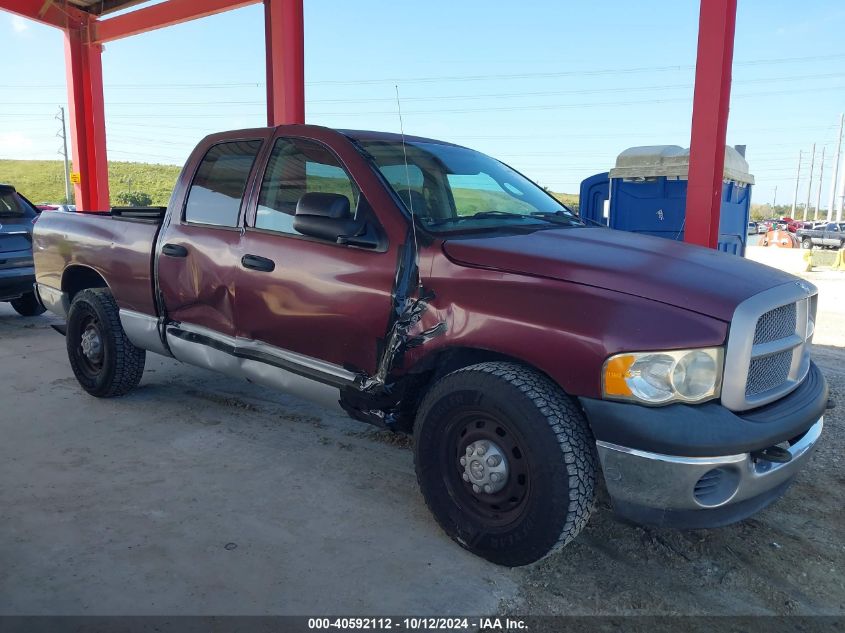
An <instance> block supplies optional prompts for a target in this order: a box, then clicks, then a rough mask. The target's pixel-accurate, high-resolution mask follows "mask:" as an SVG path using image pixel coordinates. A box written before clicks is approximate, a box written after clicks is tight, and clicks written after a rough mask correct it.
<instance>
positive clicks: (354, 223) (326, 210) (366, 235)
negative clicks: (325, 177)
mask: <svg viewBox="0 0 845 633" xmlns="http://www.w3.org/2000/svg"><path fill="white" fill-rule="evenodd" d="M293 228H294V230H296V231H298V232H299V233H302V234H303V235H307V236H309V237H316V238H319V239H321V240H327V241H329V242H335V243H337V244H342V245H344V246H357V247H358V248H368V249H378V248H379V247H380V246H382V241H381V239H380V237H379V234H378V231H376V229H375V228H374V227H373V226H372V225H371V223H369V222H366V221H365V220H356V219H355V218H353V217H352V212H351V211H350V210H349V198H347V197H346V196H342V195H340V194H337V193H318V192H313V193H306V194H305V195H304V196H302V197H301V198H300V199H299V202H297V203H296V215H294V217H293Z"/></svg>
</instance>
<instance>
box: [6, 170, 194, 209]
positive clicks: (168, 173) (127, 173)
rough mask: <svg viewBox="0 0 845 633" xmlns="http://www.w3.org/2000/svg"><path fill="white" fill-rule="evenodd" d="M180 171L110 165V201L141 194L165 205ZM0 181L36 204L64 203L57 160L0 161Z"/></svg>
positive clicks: (62, 186) (62, 174)
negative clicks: (136, 193) (128, 195)
mask: <svg viewBox="0 0 845 633" xmlns="http://www.w3.org/2000/svg"><path fill="white" fill-rule="evenodd" d="M181 169H182V168H181V167H180V166H177V165H152V164H148V163H127V162H110V163H109V191H110V193H111V197H112V200H115V199H116V197H117V196H118V194H120V193H125V192H143V193H146V194H147V195H149V196H150V198H152V204H155V205H164V204H167V201H168V200H169V199H170V192H171V191H173V186H174V185H175V184H176V179H177V178H178V177H179V172H180V170H181ZM0 182H2V183H8V184H10V185H14V187H15V188H16V189H17V190H18V191H20V192H21V193H22V194H23V195H25V196H26V197H27V198H29V199H30V200H32V201H33V202H34V203H36V204H38V203H40V202H62V201H64V197H65V181H64V168H63V163H62V161H59V160H1V159H0Z"/></svg>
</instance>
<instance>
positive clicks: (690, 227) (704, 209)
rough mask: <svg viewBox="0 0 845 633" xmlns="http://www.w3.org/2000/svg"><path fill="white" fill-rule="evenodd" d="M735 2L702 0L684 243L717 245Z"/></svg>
mask: <svg viewBox="0 0 845 633" xmlns="http://www.w3.org/2000/svg"><path fill="white" fill-rule="evenodd" d="M736 3H737V0H701V12H700V17H699V25H698V58H697V60H696V64H695V96H694V98H693V106H692V137H691V140H690V165H689V183H688V188H687V209H686V226H685V231H684V241H685V242H689V243H691V244H699V245H701V246H709V247H710V248H716V245H717V242H718V241H719V212H720V209H721V206H722V179H723V173H724V169H725V138H726V136H727V131H728V110H729V108H730V99H731V67H732V64H733V51H734V31H735V27H736Z"/></svg>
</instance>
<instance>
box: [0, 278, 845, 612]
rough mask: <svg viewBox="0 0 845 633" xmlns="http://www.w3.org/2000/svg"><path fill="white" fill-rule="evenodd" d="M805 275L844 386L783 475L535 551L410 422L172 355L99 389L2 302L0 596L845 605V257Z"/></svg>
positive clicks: (92, 600)
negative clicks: (371, 421) (470, 548)
mask: <svg viewBox="0 0 845 633" xmlns="http://www.w3.org/2000/svg"><path fill="white" fill-rule="evenodd" d="M806 277H807V278H808V279H810V280H811V281H813V282H814V283H816V284H817V285H818V286H819V288H820V290H821V298H820V312H819V319H818V327H817V330H816V336H815V343H816V345H815V352H814V354H815V359H816V361H817V362H818V364H819V365H820V366H821V367H822V369H823V371H824V373H825V374H826V376H827V378H828V380H829V381H830V384H831V387H832V390H833V395H834V398H836V399H837V400H838V401H839V403H840V406H839V408H837V409H833V410H831V411H830V412H829V415H828V416H826V429H825V433H824V435H823V438H822V441H821V445H820V447H819V449H818V451H817V452H816V453H815V455H814V457H813V458H812V461H811V464H810V466H809V468H808V469H807V470H806V471H804V472H803V473H802V474H801V475H800V476H799V478H798V480H797V482H796V483H795V485H794V486H793V487H792V488H791V489H790V490H789V491H788V492H787V494H786V496H785V497H784V498H783V499H781V500H780V501H778V502H777V503H775V504H774V505H773V506H771V507H770V508H768V509H766V510H765V511H763V512H761V513H760V514H758V515H756V516H755V517H754V518H752V519H750V520H747V521H745V522H743V523H741V524H738V525H734V526H730V527H726V528H720V529H715V530H702V531H692V532H678V531H673V530H662V529H649V528H642V527H636V526H632V525H629V524H626V523H622V522H620V521H618V520H616V519H615V518H613V515H612V514H611V512H610V509H609V505H608V501H607V499H606V497H601V498H600V500H599V504H598V508H597V510H596V512H595V514H594V515H593V517H592V520H591V521H590V524H589V526H588V527H587V528H586V530H585V531H584V532H583V533H582V534H581V535H580V537H579V538H578V539H577V540H576V541H575V542H573V543H572V544H570V545H569V546H568V547H566V548H565V549H564V550H563V551H562V552H560V553H558V554H556V555H555V556H553V557H551V558H549V559H546V560H545V561H543V562H542V563H540V564H538V565H535V566H533V567H528V568H522V569H516V570H508V569H504V568H500V567H496V566H494V565H491V564H488V563H486V562H485V561H482V560H480V559H478V558H475V557H473V556H471V555H470V554H468V553H467V552H465V551H463V550H462V549H460V548H459V547H457V546H456V545H455V544H453V543H452V542H451V541H450V540H449V539H448V538H446V537H445V536H443V534H442V533H441V532H440V531H439V529H438V527H437V525H436V524H435V522H434V520H433V519H432V518H431V517H430V515H429V514H428V512H427V511H426V509H425V506H424V504H423V502H422V499H421V497H420V495H419V492H418V490H417V487H416V482H415V480H414V475H413V466H412V459H411V451H410V450H409V442H408V441H407V438H403V437H401V436H392V435H390V434H388V433H383V432H378V431H377V430H374V429H372V428H371V427H367V426H365V425H360V424H358V423H354V422H351V421H349V420H346V419H344V418H341V417H339V416H336V415H333V414H331V413H328V412H326V411H322V410H319V409H316V408H314V407H313V406H312V405H309V404H307V403H303V402H301V401H297V400H295V399H292V398H289V397H288V396H285V395H283V394H276V393H267V392H266V390H263V389H261V388H258V387H255V386H254V385H249V384H246V383H240V382H237V383H235V382H233V381H231V380H229V379H227V378H225V377H221V376H217V375H215V374H211V373H209V372H206V371H203V370H199V369H195V368H191V367H187V366H185V365H181V364H179V363H176V362H174V361H172V360H169V359H164V358H160V357H156V356H154V355H150V356H149V357H148V364H147V367H148V369H147V372H146V374H145V376H144V380H143V382H142V385H141V388H140V389H139V390H138V391H136V392H135V393H133V394H131V395H129V396H127V397H125V398H121V399H116V400H108V401H101V400H95V399H93V398H90V397H88V396H86V395H85V394H83V393H82V392H81V390H80V389H79V388H78V387H77V385H76V384H75V381H74V379H73V376H72V374H71V372H70V369H69V367H68V365H67V360H66V358H65V351H64V340H63V339H62V337H61V336H59V335H58V334H56V333H55V332H53V331H52V330H51V329H50V327H49V325H50V323H51V322H55V321H56V320H55V319H52V318H51V317H47V316H42V317H37V318H32V319H23V318H21V317H18V316H17V315H15V314H14V313H13V312H12V311H11V309H10V308H9V307H8V306H7V305H4V304H0V403H2V407H0V438H2V440H0V614H121V613H124V614H125V613H133V614H168V615H171V614H172V615H175V614H322V613H345V614H370V615H374V614H379V613H380V614H385V613H393V614H397V613H415V614H428V615H446V614H459V613H464V614H479V615H489V614H494V613H500V614H518V615H543V614H567V615H578V614H584V615H586V614H614V615H617V614H618V615H621V614H638V615H646V614H705V613H706V614H722V615H724V614H836V615H842V614H845V518H843V490H845V487H843V484H845V471H843V457H842V456H843V454H845V434H843V431H845V428H844V427H845V416H843V412H845V274H837V273H832V272H816V273H808V274H807V275H806Z"/></svg>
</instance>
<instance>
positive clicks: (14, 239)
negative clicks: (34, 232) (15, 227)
mask: <svg viewBox="0 0 845 633" xmlns="http://www.w3.org/2000/svg"><path fill="white" fill-rule="evenodd" d="M30 250H32V236H30V234H29V233H26V232H25V231H21V232H20V233H17V232H12V231H9V232H6V231H5V230H3V229H0V253H13V252H16V251H30Z"/></svg>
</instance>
